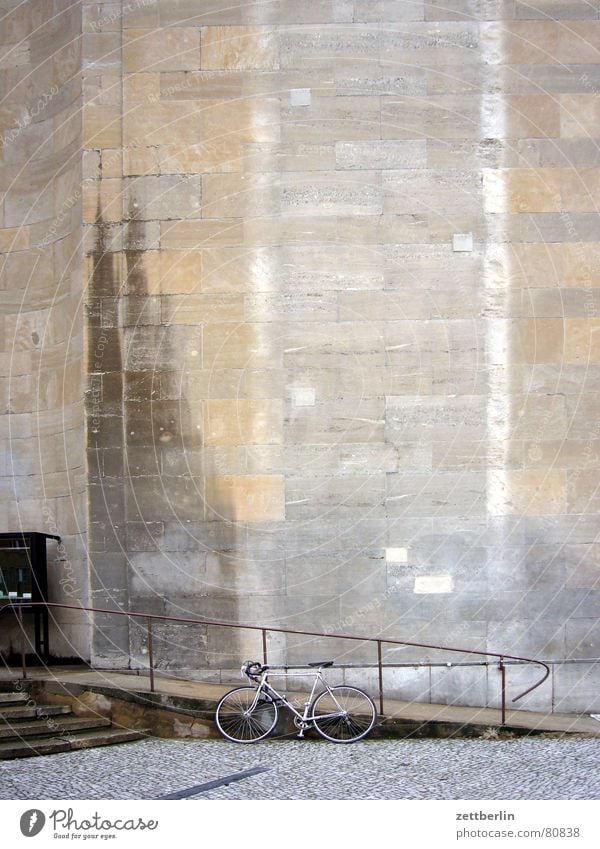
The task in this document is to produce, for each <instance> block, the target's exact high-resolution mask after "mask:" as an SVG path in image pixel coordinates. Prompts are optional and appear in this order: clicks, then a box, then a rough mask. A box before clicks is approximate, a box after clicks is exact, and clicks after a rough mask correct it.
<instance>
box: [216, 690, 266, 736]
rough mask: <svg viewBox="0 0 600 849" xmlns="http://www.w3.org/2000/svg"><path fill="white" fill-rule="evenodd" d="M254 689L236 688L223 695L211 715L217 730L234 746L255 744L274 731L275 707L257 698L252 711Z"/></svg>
mask: <svg viewBox="0 0 600 849" xmlns="http://www.w3.org/2000/svg"><path fill="white" fill-rule="evenodd" d="M255 696H256V687H238V688H237V689H235V690H231V691H230V692H229V693H226V694H225V695H224V696H223V698H222V699H221V701H220V702H219V704H218V705H217V710H216V713H215V721H216V723H217V728H218V729H219V731H220V732H221V734H222V735H223V736H224V737H227V739H228V740H233V742H234V743H256V741H257V740H262V739H263V738H264V737H266V736H267V734H270V733H271V731H272V730H273V729H274V728H275V725H276V723H277V705H276V704H275V703H274V702H271V701H267V700H266V699H259V701H258V702H257V703H256V705H255V706H254V708H252V705H253V703H254V698H255Z"/></svg>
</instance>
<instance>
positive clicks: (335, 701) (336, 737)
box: [310, 686, 377, 743]
mask: <svg viewBox="0 0 600 849" xmlns="http://www.w3.org/2000/svg"><path fill="white" fill-rule="evenodd" d="M376 716H377V711H376V709H375V704H374V703H373V699H372V698H371V697H370V696H368V695H367V694H366V693H364V692H363V691H362V690H359V689H358V688H357V687H344V686H340V687H330V688H329V690H328V691H327V690H326V691H325V692H324V693H320V694H319V695H318V696H317V698H316V699H315V700H314V702H313V703H312V706H311V713H310V718H311V720H312V722H313V724H314V726H315V728H316V729H317V731H318V732H319V734H320V735H321V737H325V739H326V740H331V742H333V743H355V742H356V741H357V740H361V739H362V738H363V737H365V736H366V735H367V734H368V733H369V731H370V730H371V729H372V728H373V726H374V725H375V718H376Z"/></svg>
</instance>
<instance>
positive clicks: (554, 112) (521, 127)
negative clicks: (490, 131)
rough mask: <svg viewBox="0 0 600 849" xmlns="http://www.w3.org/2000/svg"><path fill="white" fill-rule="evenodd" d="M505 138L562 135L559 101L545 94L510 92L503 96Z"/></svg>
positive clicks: (554, 136) (503, 134) (502, 134)
mask: <svg viewBox="0 0 600 849" xmlns="http://www.w3.org/2000/svg"><path fill="white" fill-rule="evenodd" d="M504 100H505V103H506V117H505V121H506V129H505V131H504V133H502V132H501V133H500V135H501V137H506V138H525V139H535V138H557V137H558V136H559V135H562V132H561V131H560V129H561V118H560V108H559V102H558V101H557V99H556V98H555V97H553V96H552V95H546V94H522V95H521V94H511V95H507V96H506V97H505V98H504Z"/></svg>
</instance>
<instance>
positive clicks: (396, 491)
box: [385, 471, 486, 519]
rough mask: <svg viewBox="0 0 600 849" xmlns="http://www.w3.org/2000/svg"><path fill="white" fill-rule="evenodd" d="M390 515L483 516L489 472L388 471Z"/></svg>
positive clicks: (395, 516) (387, 511)
mask: <svg viewBox="0 0 600 849" xmlns="http://www.w3.org/2000/svg"><path fill="white" fill-rule="evenodd" d="M385 505H386V515H387V516H388V518H391V519H395V518H401V517H416V516H422V517H427V516H432V517H434V518H436V519H438V518H442V517H445V516H462V515H465V514H467V515H469V516H483V515H485V513H486V488H485V472H482V471H468V472H465V471H463V472H440V471H438V472H434V473H433V474H428V473H426V472H425V473H423V474H418V473H411V472H407V473H402V472H401V473H399V474H398V475H388V478H387V498H386V502H385Z"/></svg>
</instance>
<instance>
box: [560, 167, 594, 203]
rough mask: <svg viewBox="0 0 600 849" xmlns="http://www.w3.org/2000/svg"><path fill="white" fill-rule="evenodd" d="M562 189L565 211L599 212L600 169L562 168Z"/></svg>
mask: <svg viewBox="0 0 600 849" xmlns="http://www.w3.org/2000/svg"><path fill="white" fill-rule="evenodd" d="M560 191H561V199H562V204H561V206H562V209H563V210H564V211H565V212H598V198H599V197H600V169H599V168H585V169H575V168H572V169H571V168H564V169H561V174H560Z"/></svg>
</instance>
